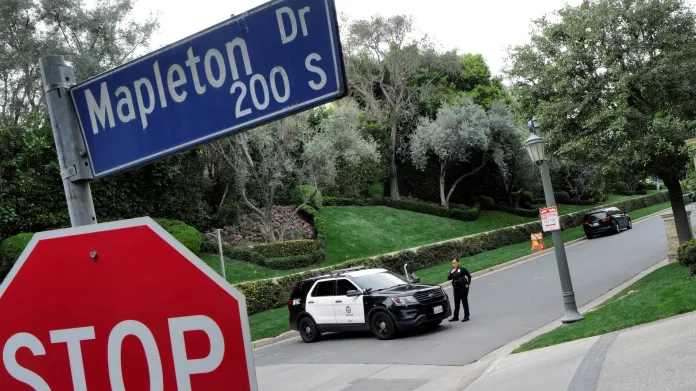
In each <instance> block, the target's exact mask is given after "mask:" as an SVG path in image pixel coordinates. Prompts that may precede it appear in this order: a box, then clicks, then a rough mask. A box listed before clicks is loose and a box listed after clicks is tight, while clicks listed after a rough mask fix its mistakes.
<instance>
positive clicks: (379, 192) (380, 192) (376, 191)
mask: <svg viewBox="0 0 696 391" xmlns="http://www.w3.org/2000/svg"><path fill="white" fill-rule="evenodd" d="M367 196H368V197H370V198H371V199H373V200H381V199H382V197H383V196H384V186H382V185H380V184H379V183H376V184H374V185H372V186H370V188H369V189H368V190H367Z"/></svg>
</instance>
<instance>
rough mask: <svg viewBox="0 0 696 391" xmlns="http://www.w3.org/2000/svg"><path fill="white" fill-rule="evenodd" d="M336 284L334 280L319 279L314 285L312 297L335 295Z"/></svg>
mask: <svg viewBox="0 0 696 391" xmlns="http://www.w3.org/2000/svg"><path fill="white" fill-rule="evenodd" d="M335 286H336V281H334V280H331V281H321V282H319V283H318V284H317V286H315V287H314V290H313V291H312V297H325V296H335V294H334V287H335Z"/></svg>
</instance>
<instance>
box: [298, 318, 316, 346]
mask: <svg viewBox="0 0 696 391" xmlns="http://www.w3.org/2000/svg"><path fill="white" fill-rule="evenodd" d="M299 329H300V336H301V337H302V340H303V341H305V342H307V343H312V342H316V341H318V340H319V338H321V333H320V332H319V328H317V324H316V323H315V322H314V320H313V319H312V318H310V317H306V318H302V320H301V321H300V327H299Z"/></svg>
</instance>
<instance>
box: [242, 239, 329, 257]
mask: <svg viewBox="0 0 696 391" xmlns="http://www.w3.org/2000/svg"><path fill="white" fill-rule="evenodd" d="M239 249H247V250H249V251H253V252H256V253H258V254H259V255H261V256H262V257H264V258H283V257H290V256H295V255H303V254H307V253H310V252H312V251H314V250H316V244H315V243H314V240H307V239H302V240H288V241H284V242H275V243H262V244H255V245H253V246H246V247H239Z"/></svg>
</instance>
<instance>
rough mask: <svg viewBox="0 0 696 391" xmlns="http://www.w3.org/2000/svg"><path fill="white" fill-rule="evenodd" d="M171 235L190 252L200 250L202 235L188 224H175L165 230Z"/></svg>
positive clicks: (196, 252) (195, 252)
mask: <svg viewBox="0 0 696 391" xmlns="http://www.w3.org/2000/svg"><path fill="white" fill-rule="evenodd" d="M167 232H169V233H170V234H172V236H173V237H174V238H175V239H176V240H178V241H179V242H181V244H183V245H184V247H186V248H187V249H189V250H190V251H191V252H192V253H194V254H198V253H199V252H200V251H201V243H202V242H203V235H201V233H200V232H198V230H197V229H195V228H193V227H191V226H190V225H186V224H183V225H175V226H173V227H171V228H170V229H168V230H167Z"/></svg>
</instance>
